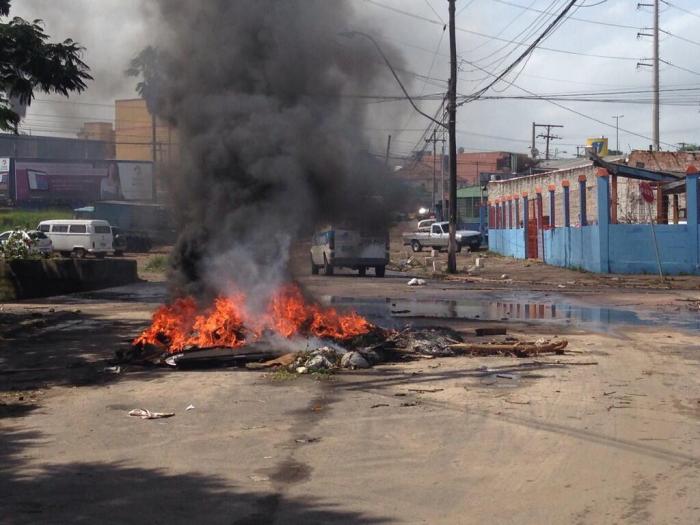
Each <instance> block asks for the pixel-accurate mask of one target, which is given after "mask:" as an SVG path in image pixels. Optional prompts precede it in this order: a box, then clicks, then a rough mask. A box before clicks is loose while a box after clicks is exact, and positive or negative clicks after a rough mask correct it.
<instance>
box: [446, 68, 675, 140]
mask: <svg viewBox="0 0 700 525" xmlns="http://www.w3.org/2000/svg"><path fill="white" fill-rule="evenodd" d="M484 73H487V74H490V75H493V76H494V77H495V76H496V75H495V73H490V72H489V71H486V70H484ZM503 82H506V83H508V84H510V85H511V86H512V87H514V88H516V89H519V90H520V91H523V92H525V93H527V94H528V95H532V96H533V97H537V96H538V95H537V93H534V92H532V91H530V90H529V89H525V88H524V87H521V86H518V85H516V84H514V83H513V82H510V81H509V80H505V79H504V80H503ZM542 100H543V101H544V102H548V103H550V104H552V105H554V106H557V107H558V108H561V109H563V110H564V111H568V112H570V113H573V114H575V115H578V116H580V117H583V118H585V119H588V120H591V121H593V122H597V123H598V124H602V125H604V126H606V127H609V128H612V129H619V130H620V131H622V132H624V133H627V134H628V135H633V136H635V137H639V138H642V139H644V140H648V141H650V142H653V139H651V138H649V137H647V136H646V135H642V134H641V133H637V132H635V131H631V130H628V129H624V128H617V126H615V125H614V124H611V123H609V122H605V121H604V120H600V119H598V118H595V117H592V116H590V115H586V114H585V113H582V112H580V111H577V110H575V109H573V108H570V107H567V106H565V105H563V104H560V103H559V102H556V101H554V100H547V99H542ZM471 101H473V100H470V102H471ZM465 103H466V101H464V102H461V103H460V104H458V105H462V104H465ZM660 143H661V144H663V145H664V146H669V147H671V148H675V147H676V145H675V144H669V143H668V142H660Z"/></svg>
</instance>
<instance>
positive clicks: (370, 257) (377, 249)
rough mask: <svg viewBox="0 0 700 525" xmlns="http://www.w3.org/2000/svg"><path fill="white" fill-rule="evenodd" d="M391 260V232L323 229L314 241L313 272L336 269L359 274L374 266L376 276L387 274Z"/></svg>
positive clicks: (312, 250)
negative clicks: (387, 267)
mask: <svg viewBox="0 0 700 525" xmlns="http://www.w3.org/2000/svg"><path fill="white" fill-rule="evenodd" d="M388 263H389V235H388V233H384V234H379V235H367V234H362V233H360V232H359V231H357V230H350V229H336V228H334V227H332V226H328V227H326V228H323V229H320V230H318V231H317V232H316V234H315V235H314V236H313V238H312V240H311V273H312V274H314V275H318V273H319V271H320V270H321V268H323V273H324V275H333V270H334V269H335V268H350V269H352V270H357V271H358V272H359V275H360V276H364V275H366V273H367V268H374V274H375V275H376V276H377V277H384V273H385V271H386V265H387V264H388Z"/></svg>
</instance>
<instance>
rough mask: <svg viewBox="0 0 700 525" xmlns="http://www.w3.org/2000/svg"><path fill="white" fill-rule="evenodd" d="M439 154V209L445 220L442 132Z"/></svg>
mask: <svg viewBox="0 0 700 525" xmlns="http://www.w3.org/2000/svg"><path fill="white" fill-rule="evenodd" d="M440 142H441V143H442V147H441V152H440V209H441V210H442V218H443V219H444V218H445V215H446V210H445V207H446V206H445V204H446V203H445V133H444V131H443V134H442V140H440Z"/></svg>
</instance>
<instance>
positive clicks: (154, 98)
mask: <svg viewBox="0 0 700 525" xmlns="http://www.w3.org/2000/svg"><path fill="white" fill-rule="evenodd" d="M163 60H164V55H163V53H162V52H161V51H160V50H159V49H158V48H157V47H154V46H147V47H145V48H144V49H142V50H141V51H140V52H139V54H138V55H136V56H135V57H134V58H133V59H131V62H130V63H129V69H127V70H126V75H127V76H130V77H137V78H140V79H141V81H140V82H139V83H138V84H136V92H137V93H138V94H139V95H140V96H141V98H143V99H144V100H145V101H146V107H147V108H148V111H149V112H150V114H151V115H153V116H155V115H156V114H157V113H158V96H159V94H160V86H161V85H162V84H163Z"/></svg>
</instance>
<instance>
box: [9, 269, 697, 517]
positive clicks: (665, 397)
mask: <svg viewBox="0 0 700 525" xmlns="http://www.w3.org/2000/svg"><path fill="white" fill-rule="evenodd" d="M300 280H301V283H302V284H303V285H304V287H305V289H306V290H307V291H308V292H309V293H310V294H311V295H312V296H314V297H316V298H318V299H319V300H321V301H323V302H326V303H333V304H336V305H338V306H340V307H343V306H346V305H351V306H353V307H355V308H356V309H358V310H359V311H360V313H364V314H366V315H368V316H370V318H371V319H373V320H374V321H376V322H378V323H382V324H385V325H389V326H401V325H403V324H405V323H414V324H423V325H449V326H451V327H453V328H456V329H458V330H461V331H463V332H464V333H465V334H470V333H472V331H473V329H474V328H475V327H477V326H485V325H487V326H506V327H507V328H508V330H509V334H511V335H515V336H522V337H527V338H528V339H536V338H538V337H543V336H544V337H552V336H554V335H557V336H559V337H566V338H567V339H568V340H569V341H570V349H571V350H572V351H573V353H572V354H571V355H567V356H557V357H540V358H537V359H515V358H500V357H479V358H476V357H457V358H436V359H430V360H423V361H416V362H412V363H403V364H391V365H389V364H387V365H381V366H378V367H376V368H374V369H370V370H364V371H354V372H344V373H341V374H337V375H335V376H333V377H331V378H329V379H323V380H321V379H316V378H312V377H308V376H302V377H298V378H295V379H288V378H281V377H278V376H277V375H275V374H269V373H263V372H258V371H245V370H240V369H216V370H201V371H188V372H184V371H169V370H162V369H155V368H154V369H142V368H135V367H128V366H127V367H122V368H121V369H119V370H118V371H117V370H116V369H114V368H111V367H112V365H111V364H110V363H109V362H108V360H109V359H110V358H111V356H112V355H113V352H114V351H115V350H116V349H118V348H123V347H124V346H125V345H127V344H128V340H129V339H130V338H132V337H133V336H135V335H136V334H137V333H138V332H139V330H141V329H142V328H144V327H145V326H146V324H147V323H148V319H149V316H150V314H151V312H152V311H153V309H154V308H155V307H156V306H157V305H158V304H160V303H161V302H162V301H164V300H165V297H166V292H165V286H164V284H163V283H160V282H144V283H141V284H137V285H132V286H128V287H123V288H119V289H112V290H105V291H101V292H93V293H88V294H82V295H75V296H67V297H60V298H54V299H51V300H44V301H32V302H25V303H18V304H5V305H3V320H4V321H3V323H2V324H1V325H0V329H2V330H3V334H4V338H3V340H2V341H0V403H1V404H0V469H1V474H2V475H1V476H0V494H1V495H2V496H1V497H0V523H3V524H5V523H7V524H24V523H27V524H29V523H32V524H34V523H119V524H123V523H192V522H196V523H221V524H259V523H263V524H264V523H278V524H289V523H299V524H302V523H303V524H310V523H319V524H320V523H343V524H347V523H361V524H375V523H377V524H378V523H407V524H412V523H426V524H440V523H445V524H452V523H458V524H465V523H533V524H541V523H562V524H569V523H575V524H598V523H618V524H627V523H629V524H632V523H635V524H637V523H650V524H659V523H669V524H670V523H674V524H675V523H688V524H690V523H698V522H700V490H699V489H698V486H699V485H700V483H699V482H700V479H699V475H700V379H699V377H700V376H699V374H698V371H699V365H700V344H699V343H698V330H699V329H700V327H698V325H697V315H698V314H697V312H695V311H693V309H692V308H694V306H693V305H694V304H695V303H693V302H692V301H693V300H694V298H695V299H697V297H695V296H696V295H697V293H696V292H692V291H689V290H685V291H683V292H677V291H673V290H671V291H668V290H660V291H656V292H653V293H650V292H648V291H644V290H641V291H640V290H634V291H632V292H628V291H625V290H612V291H609V293H604V294H601V293H598V292H596V291H592V292H591V293H573V292H571V291H569V290H561V289H560V291H556V293H554V292H541V291H539V292H534V293H533V292H519V291H518V290H509V289H507V288H505V289H503V288H499V289H497V290H489V289H488V287H487V286H486V285H484V284H480V285H478V286H476V287H475V286H474V285H473V284H470V283H464V282H448V281H444V280H429V281H428V283H427V285H426V286H424V287H419V288H415V289H414V288H409V287H408V286H406V281H407V277H406V275H403V274H391V275H389V276H388V277H387V278H386V279H377V278H371V277H368V278H365V279H359V278H357V277H354V276H349V275H342V274H341V275H337V276H335V277H324V276H318V277H311V276H306V275H304V276H301V277H300ZM475 288H478V289H475ZM650 297H651V298H650ZM526 306H527V308H525V307H526ZM552 306H554V309H553V308H552ZM676 308H678V309H676ZM526 311H527V314H525V312H526ZM392 312H394V313H392ZM445 312H447V313H445ZM475 312H478V313H475ZM477 316H478V317H477ZM465 317H471V318H470V319H465ZM18 327H19V328H18ZM117 372H118V373H117ZM190 406H192V407H193V408H191V409H189V410H187V408H188V407H190ZM134 408H146V409H149V410H154V411H164V412H174V413H175V416H174V417H172V418H168V419H161V420H141V419H137V418H133V417H129V416H128V415H127V413H128V412H129V410H131V409H134Z"/></svg>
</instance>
